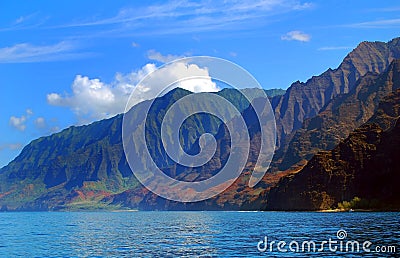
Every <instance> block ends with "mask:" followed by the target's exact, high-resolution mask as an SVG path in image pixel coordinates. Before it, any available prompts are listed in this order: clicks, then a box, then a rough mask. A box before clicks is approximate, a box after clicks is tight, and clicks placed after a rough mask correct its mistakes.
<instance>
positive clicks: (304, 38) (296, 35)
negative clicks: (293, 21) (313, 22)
mask: <svg viewBox="0 0 400 258" xmlns="http://www.w3.org/2000/svg"><path fill="white" fill-rule="evenodd" d="M281 39H282V40H289V41H290V40H297V41H301V42H308V41H310V40H311V36H310V35H309V34H306V33H304V32H302V31H299V30H293V31H289V32H288V33H286V34H285V35H283V36H282V37H281Z"/></svg>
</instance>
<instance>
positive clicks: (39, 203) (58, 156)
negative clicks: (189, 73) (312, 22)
mask: <svg viewBox="0 0 400 258" xmlns="http://www.w3.org/2000/svg"><path fill="white" fill-rule="evenodd" d="M397 58H400V38H396V39H393V40H391V41H389V42H388V43H384V42H362V43H361V44H359V45H358V46H357V48H356V49H354V50H353V51H352V52H351V53H349V54H348V55H347V56H346V57H345V58H344V60H343V62H342V63H341V64H340V65H339V67H338V68H337V69H334V70H332V69H328V70H327V71H326V72H324V73H323V74H321V75H319V76H314V77H312V78H311V79H309V80H308V81H307V82H305V83H300V82H295V83H294V84H292V85H291V86H290V87H289V88H288V90H287V91H285V92H282V91H279V90H270V91H267V92H266V93H267V95H268V97H269V99H270V101H271V105H272V107H273V111H274V114H275V118H276V123H277V137H278V142H277V150H276V154H275V156H274V159H273V160H272V163H271V166H270V167H271V169H270V170H269V172H268V173H267V174H266V175H265V176H264V177H263V179H262V180H261V182H260V183H259V184H257V185H256V186H255V187H254V188H250V187H249V186H248V181H249V178H250V176H251V171H252V169H253V168H254V166H255V160H256V159H257V157H258V155H259V154H260V146H261V144H260V143H261V140H267V141H269V140H271V139H270V136H271V135H266V139H264V138H263V139H262V138H261V133H260V124H259V123H258V121H257V119H256V117H255V114H254V110H252V106H249V102H248V101H247V100H246V99H245V98H244V97H243V95H242V94H241V93H240V92H238V91H237V90H234V89H223V90H221V91H220V92H218V93H215V94H218V95H219V96H222V97H223V98H225V99H227V100H228V101H229V102H231V103H232V104H233V105H234V106H235V107H236V108H237V110H239V112H240V113H241V116H242V117H243V118H244V120H245V123H246V125H247V128H248V131H249V135H250V141H251V149H250V155H249V157H248V159H247V164H246V166H245V168H244V171H243V173H242V174H241V175H240V176H239V178H238V179H237V180H236V181H235V182H234V183H233V185H232V186H231V187H229V188H228V189H226V190H225V191H224V192H222V193H221V194H219V195H217V196H215V197H213V198H211V199H209V200H206V201H202V202H197V203H187V204H185V203H177V202H171V201H168V200H165V199H163V198H161V197H158V196H156V195H154V194H153V193H151V192H149V191H148V190H146V189H145V188H144V187H143V186H142V185H140V184H139V182H138V181H137V179H136V178H135V177H134V176H133V174H132V173H131V170H130V168H129V166H128V164H127V161H126V158H125V154H124V151H123V146H122V140H121V131H122V122H123V121H122V115H118V116H115V117H113V118H110V119H106V120H102V121H98V122H95V123H92V124H90V125H86V126H77V127H70V128H67V129H65V130H63V131H62V132H60V133H57V134H54V135H51V136H48V137H42V138H39V139H37V140H34V141H32V142H31V143H30V144H28V145H27V146H26V147H25V148H24V149H23V150H22V152H21V154H20V155H19V156H18V157H17V158H15V159H14V160H13V161H12V162H10V163H9V164H8V165H7V166H5V167H3V168H1V169H0V207H1V209H2V210H59V209H67V210H70V209H88V208H89V209H93V208H105V209H107V208H111V209H115V208H135V209H136V208H139V209H158V210H159V209H166V210H170V209H194V210H196V209H225V210H226V209H235V210H238V209H261V208H265V207H267V208H268V209H273V208H274V207H275V208H276V209H287V208H288V206H285V204H282V202H287V200H292V199H290V198H294V197H293V196H291V195H290V194H288V193H289V191H286V190H285V189H286V188H285V185H289V184H290V186H291V190H290V191H293V193H299V192H302V191H303V190H304V191H306V192H307V193H308V190H309V189H308V188H307V187H311V188H312V186H307V187H306V188H304V189H302V188H301V187H302V185H304V184H305V182H304V181H302V180H305V178H307V180H309V178H308V174H307V173H305V172H304V171H312V169H311V168H310V166H312V164H316V163H315V162H317V161H316V159H318V157H319V156H321V153H320V154H317V155H315V154H316V153H318V151H320V150H332V149H333V148H335V146H336V145H337V144H339V145H338V146H342V145H343V144H344V143H343V142H341V140H343V139H345V138H346V137H348V136H349V134H350V136H349V137H352V135H353V133H351V132H352V131H353V130H354V129H355V128H357V127H359V126H360V125H362V124H364V123H365V122H366V121H367V120H368V121H372V120H371V119H375V120H374V121H375V122H373V123H372V122H371V123H372V124H377V125H379V127H380V128H381V129H376V130H375V129H373V128H372V127H371V128H370V127H368V128H366V129H363V130H364V131H363V132H366V131H368V130H371V131H373V130H375V133H376V134H377V133H379V135H380V136H379V137H383V138H385V137H388V136H387V135H389V134H394V133H396V132H397V131H396V130H395V127H393V126H392V122H389V120H390V119H389V120H388V116H387V114H386V113H382V112H386V111H387V110H385V109H384V108H383V107H384V106H385V105H386V106H388V105H389V104H387V103H389V102H390V101H389V102H384V101H383V99H384V97H385V96H386V95H387V94H389V93H390V92H391V91H393V90H395V89H397V88H398V74H399V73H398V72H399V71H398V68H399V63H398V61H396V59H397ZM393 60H395V61H393ZM245 90H246V91H248V92H247V93H250V94H255V95H256V93H257V92H256V91H257V89H245ZM258 90H259V89H258ZM283 93H284V94H283ZM190 94H193V93H191V92H189V91H186V90H182V89H175V90H172V91H170V92H168V93H167V94H165V95H164V96H162V97H159V98H157V99H155V100H154V103H153V106H152V107H151V109H150V111H149V115H148V117H147V120H146V125H147V126H146V129H145V130H146V131H145V132H143V130H144V129H143V128H142V127H133V128H134V132H133V133H134V134H138V135H143V134H145V135H146V139H147V140H148V141H149V142H148V145H147V146H148V147H149V153H150V155H151V157H152V158H153V159H154V162H155V163H156V164H157V165H158V167H160V168H161V169H162V171H163V172H164V173H166V174H168V175H169V176H171V177H174V178H176V179H182V180H185V181H199V180H203V179H206V178H209V177H211V176H213V175H214V174H215V173H216V172H218V170H219V169H220V168H221V167H222V166H223V165H224V164H225V162H226V160H227V157H228V155H229V152H230V140H229V139H230V135H229V133H228V132H227V130H226V126H224V125H223V124H222V122H221V121H220V120H219V119H218V118H216V117H215V116H212V115H207V114H204V113H199V114H196V115H193V116H191V117H189V118H188V119H186V120H185V121H184V123H183V124H182V126H181V128H180V131H179V142H180V143H181V144H182V146H183V150H184V151H185V152H188V153H192V154H196V153H198V152H199V144H200V143H199V136H200V135H201V134H203V133H206V132H207V133H210V134H212V135H214V136H215V139H216V143H217V146H216V155H215V156H214V157H213V158H212V159H211V160H210V161H209V162H208V163H207V164H206V165H204V166H200V167H195V168H187V167H183V166H180V165H179V164H176V163H175V162H174V161H173V160H172V159H171V158H170V157H169V156H168V155H167V154H166V150H165V149H164V145H163V142H162V140H161V132H160V127H161V121H163V118H164V116H165V115H166V112H167V110H168V108H169V107H170V106H171V105H172V104H174V103H177V101H178V100H179V99H181V98H183V97H185V96H188V95H190ZM196 94H198V95H196V96H202V95H201V94H202V93H196ZM276 94H277V95H276ZM280 94H283V95H280ZM265 100H266V99H261V98H260V99H255V100H254V103H257V105H261V106H262V105H265V103H266V101H265ZM385 100H386V99H385ZM148 103H149V102H148V101H145V102H142V103H139V104H137V105H136V106H134V107H133V108H132V109H131V110H130V111H129V112H128V114H129V115H130V116H132V118H133V119H132V120H131V121H136V119H137V120H140V119H144V116H145V114H146V111H147V110H146V109H145V107H146V105H147V104H148ZM385 103H386V104H385ZM201 105H203V107H204V108H208V109H213V110H219V109H222V107H221V106H220V105H221V104H220V103H218V102H215V103H209V102H204V103H203V102H201ZM378 105H379V106H378ZM182 108H183V107H181V106H180V105H179V104H178V110H179V109H181V111H183V110H182ZM380 112H381V113H382V115H378V114H380ZM182 113H183V112H182ZM385 114H386V115H385ZM226 115H227V116H228V117H229V119H231V121H234V120H235V119H237V117H235V115H234V114H233V113H231V112H230V111H227V112H226ZM263 115H265V116H269V115H271V114H268V113H264V114H263ZM378 121H379V122H378ZM133 123H135V122H133ZM371 123H369V125H370V124H371ZM133 125H134V124H133ZM384 125H386V127H384ZM374 128H375V127H374ZM173 130H174V128H172V127H171V126H169V127H168V126H167V132H172V131H173ZM379 130H381V131H382V132H380V131H379ZM367 134H368V133H367ZM392 136H393V135H392ZM236 137H238V138H241V135H237V136H236ZM264 137H265V136H264ZM363 137H364V136H362V135H361V134H360V136H359V139H363ZM393 137H395V136H393ZM383 138H382V139H383ZM357 139H358V138H357ZM359 142H360V144H361V142H362V141H361V140H359ZM368 144H369V143H368ZM373 144H375V145H376V146H378V145H379V144H381V143H380V142H373ZM382 144H383V143H382ZM385 144H386V143H385ZM379 146H380V145H379ZM336 148H339V147H336ZM349 148H350V147H349ZM360 148H361V147H360ZM334 150H335V149H334ZM136 151H138V150H136ZM139 151H143V150H139ZM357 151H358V150H357ZM357 151H356V150H354V153H356V152H357ZM136 153H139V154H140V152H136ZM327 153H329V152H327ZM357 153H358V154H357V155H359V156H357V155H356V158H354V159H355V160H358V159H359V160H361V159H362V158H363V157H364V156H362V154H360V152H357ZM379 153H380V152H379ZM379 153H378V152H368V154H367V156H368V157H370V156H371V157H374V156H375V155H377V154H379ZM314 155H315V156H314ZM326 155H328V154H326ZM332 155H333V154H332ZM335 155H338V154H335ZM360 155H361V156H360ZM380 155H383V154H382V153H381V154H380ZM385 155H386V154H385ZM139 157H140V155H139ZM335 157H336V156H335ZM339 158H342V157H339ZM327 159H328V160H331V158H330V157H329V155H328V156H327ZM371 159H372V158H371ZM341 160H343V161H346V160H345V157H343V159H341ZM355 160H354V162H355ZM263 161H264V162H266V163H268V162H269V160H263ZM321 162H322V161H321ZM346 162H349V164H350V161H346ZM352 162H353V161H352ZM365 162H370V161H365ZM371 162H372V161H371ZM305 164H307V165H306V166H305ZM324 164H325V163H324ZM355 164H359V163H355ZM363 164H364V163H363ZM330 165H332V166H337V167H339V165H336V164H335V163H333V162H331V161H329V162H327V165H325V167H326V169H327V170H329V169H333V168H334V167H332V168H329V166H330ZM349 166H350V165H349ZM312 168H313V169H314V168H315V167H312ZM359 169H360V168H359V167H358V165H357V166H354V167H352V171H355V172H354V173H355V174H357V173H358V172H357V171H359ZM145 171H147V170H145ZM320 171H322V170H320V168H317V169H316V170H315V171H314V172H313V173H317V172H320ZM310 173H311V172H310ZM301 175H303V177H301ZM304 175H306V176H304ZM297 177H300V179H296V180H295V181H293V183H292V180H293V178H297ZM282 178H283V179H282ZM325 179H326V178H325ZM325 179H324V180H325ZM346 180H348V179H346ZM324 182H325V181H324ZM345 182H347V181H345ZM357 182H359V181H357ZM341 183H343V181H341ZM306 185H307V184H306ZM319 185H321V189H319V188H318V189H316V190H315V191H316V192H317V193H322V192H324V189H323V187H322V185H323V184H322V183H321V182H319ZM319 190H321V192H318V191H319ZM313 191H314V190H313ZM334 191H339V190H338V189H337V188H336V190H335V189H333V190H332V191H331V192H329V193H328V192H327V194H326V195H324V194H322V195H323V196H325V197H326V198H328V199H329V200H331V201H329V202H328V201H327V202H326V203H329V206H332V205H333V206H334V205H336V204H337V202H342V201H348V200H349V199H348V198H347V197H348V196H347V195H346V198H337V196H336V195H335V192H334ZM356 193H358V192H354V193H349V196H351V198H354V197H358V196H352V195H353V194H356ZM360 193H362V192H360ZM325 197H324V198H325ZM360 197H363V198H370V197H368V196H367V197H364V196H361V195H360ZM287 198H289V199H287ZM349 198H350V197H349ZM388 198H389V197H388ZM293 200H295V201H296V202H294V204H293V205H295V204H296V203H298V204H299V209H306V208H310V209H316V208H321V207H325V206H324V205H320V206H319V207H316V206H315V207H314V206H311V205H309V206H306V205H305V204H303V203H302V201H304V203H306V202H307V200H303V199H301V200H300V199H296V198H294V199H293ZM385 202H386V201H385ZM291 203H292V202H291ZM280 205H281V206H280ZM317 206H318V205H317ZM289 208H290V207H289ZM292 208H295V206H293V207H292Z"/></svg>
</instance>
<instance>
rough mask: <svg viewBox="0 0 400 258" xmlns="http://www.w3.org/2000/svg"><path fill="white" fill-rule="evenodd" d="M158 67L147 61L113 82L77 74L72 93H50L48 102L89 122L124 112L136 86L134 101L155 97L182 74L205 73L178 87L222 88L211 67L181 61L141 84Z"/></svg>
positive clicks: (183, 82)
mask: <svg viewBox="0 0 400 258" xmlns="http://www.w3.org/2000/svg"><path fill="white" fill-rule="evenodd" d="M154 70H156V66H155V65H154V64H151V63H149V64H146V65H145V66H143V67H142V68H141V69H139V70H138V71H134V72H132V73H129V74H126V75H123V74H120V73H117V74H116V76H115V79H114V81H113V82H111V83H105V82H102V81H100V80H99V79H96V78H94V79H90V78H89V77H87V76H82V75H77V76H76V77H75V80H74V82H73V83H72V86H71V90H72V92H71V93H70V94H59V93H50V94H48V95H47V102H48V104H50V105H54V106H64V107H68V108H70V109H71V110H72V111H73V112H74V113H75V115H76V116H77V119H78V123H88V122H91V121H93V120H97V119H103V118H107V117H111V116H113V115H116V114H119V113H123V112H124V110H125V105H126V103H127V102H128V99H129V96H130V95H131V93H132V91H133V89H134V88H135V87H137V89H135V90H136V91H137V93H138V94H135V96H133V97H132V99H131V101H130V104H132V103H133V104H136V103H138V102H141V101H144V100H147V99H152V98H154V97H156V96H157V95H158V93H159V92H160V91H162V89H164V88H165V87H166V86H168V85H166V84H167V82H170V81H177V80H178V79H179V78H182V77H186V78H187V77H194V76H197V77H198V76H201V77H202V78H201V79H200V78H192V79H188V80H184V81H180V82H177V83H176V84H175V85H174V87H181V88H184V89H187V90H190V91H192V92H212V91H218V90H219V88H218V87H217V86H216V84H215V83H214V82H213V81H212V80H211V78H210V77H209V73H208V70H207V68H201V67H199V66H197V65H195V64H186V63H184V62H177V63H173V64H169V65H167V66H164V67H162V68H161V69H160V71H159V72H157V80H156V83H155V84H154V85H143V84H138V83H139V82H140V81H141V80H142V79H143V78H144V77H145V76H146V75H147V74H149V73H151V72H153V71H154Z"/></svg>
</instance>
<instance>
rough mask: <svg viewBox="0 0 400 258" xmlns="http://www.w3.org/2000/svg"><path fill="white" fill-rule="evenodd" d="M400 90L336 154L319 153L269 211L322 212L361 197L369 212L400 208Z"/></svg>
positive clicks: (283, 186)
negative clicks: (398, 184) (371, 209)
mask: <svg viewBox="0 0 400 258" xmlns="http://www.w3.org/2000/svg"><path fill="white" fill-rule="evenodd" d="M399 116H400V90H399V89H398V90H396V91H395V92H393V93H392V94H390V95H388V96H387V97H386V98H385V99H384V100H383V101H382V102H381V103H380V104H379V108H378V111H377V112H376V114H375V115H374V116H373V117H372V118H371V119H370V121H368V122H367V123H366V124H364V125H363V126H361V127H360V128H358V129H356V130H355V131H354V132H352V133H351V134H350V136H349V137H348V138H346V139H345V140H344V141H342V142H340V144H339V145H338V146H337V147H335V148H334V149H333V150H331V151H323V152H319V153H318V154H317V155H315V156H314V157H313V158H312V159H311V160H310V161H309V162H308V164H307V165H306V166H305V167H304V168H303V169H302V170H301V171H300V172H298V173H296V174H291V175H289V176H286V177H284V178H283V179H281V180H280V181H279V183H278V185H277V186H276V187H273V188H272V189H271V191H270V192H269V194H268V199H267V206H266V207H267V209H268V210H320V209H329V208H335V207H337V206H338V203H340V202H343V201H351V200H352V199H353V198H354V197H358V199H361V200H362V201H363V206H364V207H363V208H374V209H400V201H399V200H400V199H399V196H400V188H399V187H398V186H397V183H398V182H399V180H400V173H399V171H400V165H399V164H400V163H399V162H398V161H397V159H398V157H397V156H398V153H400V120H399Z"/></svg>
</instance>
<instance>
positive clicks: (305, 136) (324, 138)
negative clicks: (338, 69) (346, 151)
mask: <svg viewBox="0 0 400 258" xmlns="http://www.w3.org/2000/svg"><path fill="white" fill-rule="evenodd" d="M398 88H400V60H398V59H395V60H393V61H392V63H391V64H390V65H389V67H388V69H387V70H386V71H385V72H384V73H382V74H376V73H372V72H368V73H367V74H366V75H364V76H363V77H361V78H360V79H359V80H358V81H357V82H356V84H355V86H354V88H353V89H352V90H351V91H350V92H349V93H347V94H341V95H338V96H337V97H335V98H333V99H332V100H331V101H330V102H329V103H328V104H327V105H326V106H325V107H324V108H323V109H322V111H321V112H320V113H319V114H318V115H316V116H315V117H313V118H310V119H306V120H305V121H304V123H303V125H302V127H301V128H300V129H298V130H297V131H296V132H295V133H294V134H293V136H292V139H291V140H290V142H289V144H288V146H287V151H286V152H285V153H284V155H283V159H282V163H281V164H280V169H281V170H286V169H288V168H290V167H291V166H293V165H295V164H296V163H298V162H304V161H308V160H309V159H311V158H312V156H314V155H315V154H316V153H317V152H318V151H320V150H330V149H333V148H334V147H335V146H336V145H337V144H338V143H339V141H340V140H342V139H344V138H346V137H347V136H348V135H349V133H350V132H351V131H353V130H354V129H356V128H357V127H359V126H360V125H362V124H363V123H365V122H366V121H368V119H370V118H371V117H372V115H373V114H374V113H375V111H376V109H377V107H378V104H379V101H380V100H382V99H383V98H384V97H385V96H386V95H387V94H389V93H391V92H392V91H393V90H396V89H398Z"/></svg>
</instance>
